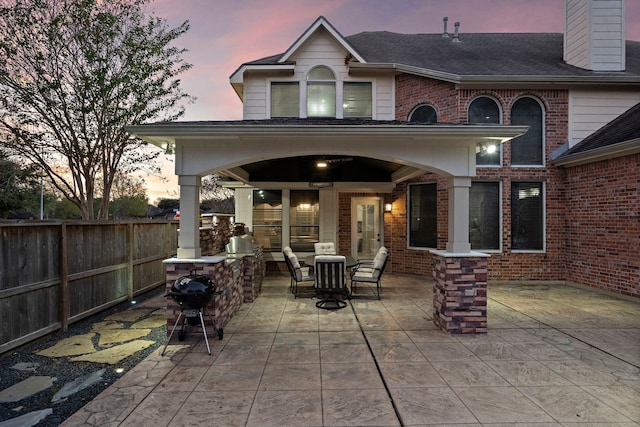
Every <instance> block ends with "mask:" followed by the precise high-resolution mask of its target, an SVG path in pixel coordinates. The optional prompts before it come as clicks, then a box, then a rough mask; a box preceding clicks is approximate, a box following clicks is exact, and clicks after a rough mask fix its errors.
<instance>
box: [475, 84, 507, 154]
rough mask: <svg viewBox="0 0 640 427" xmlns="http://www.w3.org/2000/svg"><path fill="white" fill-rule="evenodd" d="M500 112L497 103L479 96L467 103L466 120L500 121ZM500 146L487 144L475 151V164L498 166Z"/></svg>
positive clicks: (477, 121)
mask: <svg viewBox="0 0 640 427" xmlns="http://www.w3.org/2000/svg"><path fill="white" fill-rule="evenodd" d="M501 118H502V114H501V113H500V107H499V106H498V103H497V102H496V101H495V100H494V99H493V98H489V97H488V96H481V97H478V98H476V99H474V100H473V101H471V104H469V111H468V117H467V121H468V122H469V123H500V122H501ZM501 151H502V146H501V145H500V144H497V145H488V146H486V147H484V146H483V147H482V148H481V149H480V151H478V153H476V165H478V166H500V155H501Z"/></svg>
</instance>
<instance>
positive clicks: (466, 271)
mask: <svg viewBox="0 0 640 427" xmlns="http://www.w3.org/2000/svg"><path fill="white" fill-rule="evenodd" d="M431 253H432V254H433V259H434V267H433V277H434V285H433V322H434V323H435V324H436V326H438V327H439V328H440V329H442V330H443V331H445V332H449V333H451V334H479V333H481V334H483V333H487V258H488V257H489V256H488V255H486V254H482V253H478V252H471V253H469V254H456V253H449V252H444V251H432V252H431Z"/></svg>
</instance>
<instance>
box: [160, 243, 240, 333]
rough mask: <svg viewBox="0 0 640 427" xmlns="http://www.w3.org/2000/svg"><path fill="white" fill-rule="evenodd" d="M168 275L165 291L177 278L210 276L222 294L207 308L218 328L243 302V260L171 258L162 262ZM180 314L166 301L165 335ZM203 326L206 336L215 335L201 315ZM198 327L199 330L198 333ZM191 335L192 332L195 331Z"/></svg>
mask: <svg viewBox="0 0 640 427" xmlns="http://www.w3.org/2000/svg"><path fill="white" fill-rule="evenodd" d="M163 263H164V265H165V268H166V273H167V285H166V286H167V292H168V291H170V290H171V287H172V286H173V284H174V283H175V281H176V280H177V279H179V278H180V277H182V276H188V275H189V274H191V272H192V271H193V270H195V274H198V275H205V276H209V277H210V278H211V280H213V283H214V284H215V286H216V290H217V291H222V294H220V295H216V296H215V297H214V298H213V300H212V301H211V302H210V303H209V305H208V306H207V309H206V310H207V313H208V314H209V315H210V316H211V317H212V318H213V320H214V321H215V322H216V325H215V326H216V327H217V328H224V326H225V325H226V324H227V323H228V322H229V320H230V319H231V317H233V315H234V314H235V313H236V312H237V311H238V309H239V308H240V306H241V305H242V303H243V299H244V292H243V284H244V277H243V276H244V268H243V267H242V264H243V263H244V261H243V260H242V259H237V260H230V259H228V258H227V257H226V256H206V257H202V258H197V259H178V258H170V259H167V260H164V261H163ZM179 314H180V306H179V305H178V304H177V303H176V302H175V301H174V300H173V299H172V298H167V336H168V335H169V333H170V332H171V329H172V328H173V325H174V324H175V323H176V320H177V319H178V315H179ZM204 323H205V327H206V329H207V335H208V336H209V337H212V336H215V334H214V330H213V325H212V324H211V319H209V316H207V315H206V314H205V315H204ZM200 329H201V328H198V330H200ZM194 333H197V332H195V330H194ZM200 334H202V332H200ZM174 336H176V335H175V334H174Z"/></svg>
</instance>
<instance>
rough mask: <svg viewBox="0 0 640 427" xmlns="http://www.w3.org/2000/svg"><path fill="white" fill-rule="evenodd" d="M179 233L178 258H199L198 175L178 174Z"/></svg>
mask: <svg viewBox="0 0 640 427" xmlns="http://www.w3.org/2000/svg"><path fill="white" fill-rule="evenodd" d="M178 184H180V234H179V236H178V258H180V259H196V258H200V255H201V250H200V177H199V176H195V175H180V176H179V177H178Z"/></svg>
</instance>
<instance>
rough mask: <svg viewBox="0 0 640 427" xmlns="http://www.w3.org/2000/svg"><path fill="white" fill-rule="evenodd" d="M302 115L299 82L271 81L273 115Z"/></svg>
mask: <svg viewBox="0 0 640 427" xmlns="http://www.w3.org/2000/svg"><path fill="white" fill-rule="evenodd" d="M299 116H300V85H299V84H298V82H271V117H299Z"/></svg>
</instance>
